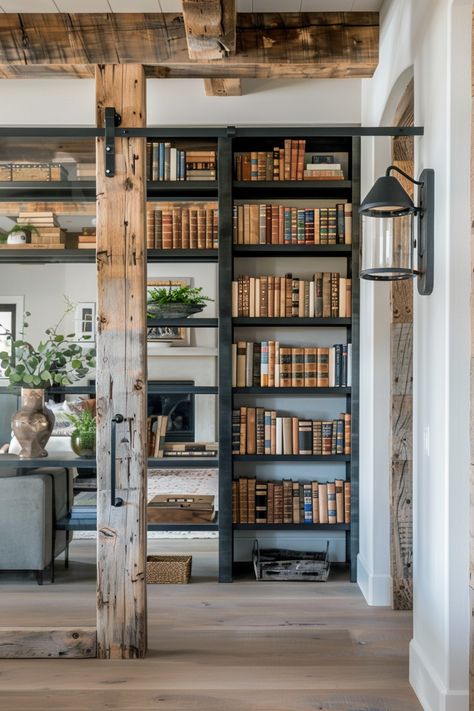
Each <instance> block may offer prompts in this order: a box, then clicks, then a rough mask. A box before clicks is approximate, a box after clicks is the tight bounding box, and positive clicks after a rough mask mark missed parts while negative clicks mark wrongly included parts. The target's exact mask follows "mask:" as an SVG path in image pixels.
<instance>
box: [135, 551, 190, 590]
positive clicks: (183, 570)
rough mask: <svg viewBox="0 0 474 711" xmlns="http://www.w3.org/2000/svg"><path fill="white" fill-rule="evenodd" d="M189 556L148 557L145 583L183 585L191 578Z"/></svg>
mask: <svg viewBox="0 0 474 711" xmlns="http://www.w3.org/2000/svg"><path fill="white" fill-rule="evenodd" d="M192 561H193V557H192V556H191V555H149V556H147V559H146V581H147V583H160V584H161V585H167V584H177V583H181V584H185V583H189V578H190V577H191V565H192Z"/></svg>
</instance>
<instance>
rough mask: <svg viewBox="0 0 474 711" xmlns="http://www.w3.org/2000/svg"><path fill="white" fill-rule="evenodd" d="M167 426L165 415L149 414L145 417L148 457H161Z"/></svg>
mask: <svg viewBox="0 0 474 711" xmlns="http://www.w3.org/2000/svg"><path fill="white" fill-rule="evenodd" d="M167 428H168V416H167V415H151V416H150V417H148V418H147V432H148V437H147V441H148V456H149V457H155V458H157V459H159V458H161V457H163V454H164V447H165V437H166V430H167Z"/></svg>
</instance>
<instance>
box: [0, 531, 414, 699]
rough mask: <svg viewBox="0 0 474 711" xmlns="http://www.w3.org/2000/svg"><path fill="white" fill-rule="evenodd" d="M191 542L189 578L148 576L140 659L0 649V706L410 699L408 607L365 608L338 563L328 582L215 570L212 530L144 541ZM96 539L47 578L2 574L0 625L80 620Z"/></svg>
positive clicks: (183, 545) (180, 546) (178, 546)
mask: <svg viewBox="0 0 474 711" xmlns="http://www.w3.org/2000/svg"><path fill="white" fill-rule="evenodd" d="M158 548H159V549H160V550H161V551H162V552H171V551H172V552H190V551H191V552H192V553H193V579H192V584H191V585H187V586H184V585H183V586H175V585H173V586H157V585H152V586H149V646H150V653H149V655H148V657H147V658H146V659H145V660H143V661H131V662H120V661H96V660H81V661H75V660H66V659H63V660H24V661H21V660H0V709H1V710H2V711H98V710H99V709H100V710H101V711H102V710H106V709H120V710H123V711H132V710H133V711H148V710H149V709H155V710H158V711H317V710H318V711H419V710H420V709H421V706H420V705H419V703H418V702H417V700H416V697H415V695H414V693H413V691H412V690H411V688H410V686H409V684H408V643H409V640H410V637H411V616H410V614H409V613H405V612H393V611H392V610H390V609H388V608H369V607H367V605H366V604H365V602H364V600H363V598H362V596H361V594H360V592H359V590H358V588H357V586H355V585H351V584H350V583H348V582H346V580H345V579H344V577H343V576H341V574H339V575H338V574H335V575H334V576H331V577H332V579H331V581H330V582H328V583H323V584H321V583H320V584H317V583H316V584H312V583H303V584H301V583H273V582H272V583H256V582H255V581H254V580H252V579H251V578H250V577H249V578H248V579H243V580H240V581H238V582H236V583H234V584H232V585H219V584H217V583H216V582H215V572H216V558H217V556H216V544H215V542H214V541H184V540H182V541H179V540H178V541H170V540H166V541H151V542H150V551H151V552H154V551H155V550H157V549H158ZM94 554H95V543H94V541H77V542H75V543H74V544H73V546H72V548H71V558H72V562H71V567H70V569H69V571H65V570H64V568H63V565H62V563H61V562H58V566H57V581H56V583H55V584H54V585H52V586H49V585H48V586H46V585H45V586H44V587H43V588H41V587H38V586H37V585H36V583H35V582H34V581H33V579H28V578H24V577H23V578H22V577H19V576H16V577H12V576H8V577H6V576H5V574H3V575H2V576H1V577H0V615H1V620H0V624H1V625H8V626H14V625H19V626H20V625H22V626H27V625H32V626H33V625H40V626H54V625H68V626H72V625H90V624H94V617H95V607H94V606H95V569H94Z"/></svg>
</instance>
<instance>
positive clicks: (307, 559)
mask: <svg viewBox="0 0 474 711" xmlns="http://www.w3.org/2000/svg"><path fill="white" fill-rule="evenodd" d="M252 558H253V567H254V570H255V577H256V579H257V580H293V581H307V582H326V580H327V579H328V575H329V568H330V563H329V541H328V542H327V546H326V550H325V551H322V552H308V551H291V550H286V549H280V548H267V549H262V550H260V548H259V545H258V541H257V540H256V541H255V543H254V548H253V555H252Z"/></svg>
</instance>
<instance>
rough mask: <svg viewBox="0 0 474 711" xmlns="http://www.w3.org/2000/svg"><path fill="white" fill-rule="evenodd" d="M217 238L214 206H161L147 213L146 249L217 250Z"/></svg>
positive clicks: (203, 204) (152, 208)
mask: <svg viewBox="0 0 474 711" xmlns="http://www.w3.org/2000/svg"><path fill="white" fill-rule="evenodd" d="M218 238H219V227H218V210H217V206H216V204H215V203H210V204H206V203H200V204H199V205H192V204H191V205H190V206H189V207H184V206H179V205H175V204H174V205H171V204H170V205H168V204H162V206H161V207H159V208H155V207H151V206H150V207H149V209H148V211H147V248H148V249H217V246H218Z"/></svg>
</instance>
